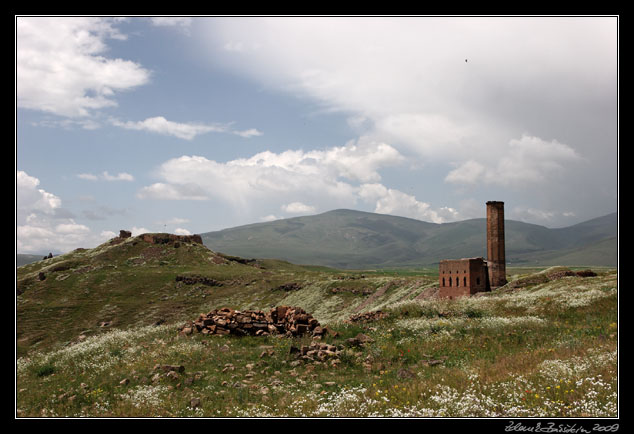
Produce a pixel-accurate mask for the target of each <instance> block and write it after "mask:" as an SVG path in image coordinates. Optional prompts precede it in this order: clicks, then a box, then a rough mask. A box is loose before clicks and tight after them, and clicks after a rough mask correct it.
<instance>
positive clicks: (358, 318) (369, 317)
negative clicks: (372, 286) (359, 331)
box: [344, 310, 388, 324]
mask: <svg viewBox="0 0 634 434" xmlns="http://www.w3.org/2000/svg"><path fill="white" fill-rule="evenodd" d="M387 316H388V314H387V313H386V312H382V311H380V310H377V311H374V312H365V313H360V314H357V315H353V316H351V317H350V318H348V319H347V320H346V321H344V322H346V323H349V324H352V323H355V322H370V321H379V320H381V319H383V318H387Z"/></svg>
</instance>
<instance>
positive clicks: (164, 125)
mask: <svg viewBox="0 0 634 434" xmlns="http://www.w3.org/2000/svg"><path fill="white" fill-rule="evenodd" d="M111 122H112V124H113V125H115V126H117V127H121V128H125V129H127V130H139V131H149V132H152V133H157V134H163V135H167V136H174V137H178V138H179V139H185V140H192V139H193V138H195V137H196V136H198V135H200V134H206V133H210V132H225V131H227V126H225V125H205V124H198V123H181V122H173V121H168V120H167V119H165V118H164V117H163V116H156V117H152V118H147V119H145V120H143V121H138V122H132V121H127V122H121V121H119V120H117V119H111Z"/></svg>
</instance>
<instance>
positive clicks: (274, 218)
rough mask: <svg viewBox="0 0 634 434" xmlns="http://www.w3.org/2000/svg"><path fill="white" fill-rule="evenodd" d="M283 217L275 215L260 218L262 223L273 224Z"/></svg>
mask: <svg viewBox="0 0 634 434" xmlns="http://www.w3.org/2000/svg"><path fill="white" fill-rule="evenodd" d="M280 218H281V217H276V216H275V215H273V214H269V215H265V216H264V217H260V221H261V222H272V221H275V220H279V219H280Z"/></svg>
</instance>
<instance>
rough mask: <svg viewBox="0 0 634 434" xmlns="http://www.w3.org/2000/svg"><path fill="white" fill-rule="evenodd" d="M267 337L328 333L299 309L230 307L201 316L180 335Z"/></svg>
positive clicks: (182, 330) (183, 328)
mask: <svg viewBox="0 0 634 434" xmlns="http://www.w3.org/2000/svg"><path fill="white" fill-rule="evenodd" d="M196 332H198V333H203V334H216V335H229V334H233V335H238V336H247V335H250V336H268V335H277V334H284V335H287V336H303V335H306V334H311V335H312V336H323V335H324V334H326V333H328V332H329V331H328V329H327V328H326V327H321V326H320V324H319V321H317V320H316V319H315V318H313V316H312V315H310V314H309V313H306V311H305V310H304V309H302V308H300V307H291V306H277V307H274V308H272V309H271V310H270V311H268V312H264V311H261V310H244V311H239V310H234V309H230V308H228V307H225V308H222V309H215V310H212V311H211V312H209V313H207V314H202V313H201V314H200V315H199V316H198V318H197V319H196V320H195V321H190V322H188V323H186V324H184V325H183V326H181V328H180V333H181V334H183V335H190V334H192V333H196Z"/></svg>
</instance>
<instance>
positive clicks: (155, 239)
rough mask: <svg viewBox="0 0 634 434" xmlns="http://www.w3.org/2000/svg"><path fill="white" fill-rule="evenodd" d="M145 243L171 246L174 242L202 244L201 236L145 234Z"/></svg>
mask: <svg viewBox="0 0 634 434" xmlns="http://www.w3.org/2000/svg"><path fill="white" fill-rule="evenodd" d="M141 238H142V239H143V241H145V242H147V243H150V244H170V243H174V242H183V243H196V244H202V243H203V240H202V237H201V236H200V235H173V234H143V235H141Z"/></svg>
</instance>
